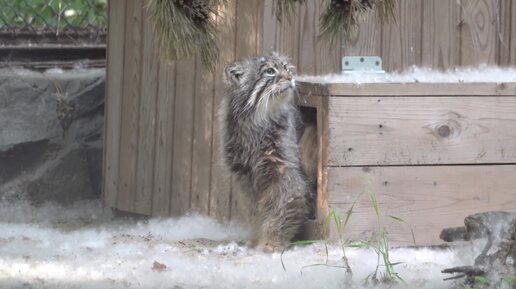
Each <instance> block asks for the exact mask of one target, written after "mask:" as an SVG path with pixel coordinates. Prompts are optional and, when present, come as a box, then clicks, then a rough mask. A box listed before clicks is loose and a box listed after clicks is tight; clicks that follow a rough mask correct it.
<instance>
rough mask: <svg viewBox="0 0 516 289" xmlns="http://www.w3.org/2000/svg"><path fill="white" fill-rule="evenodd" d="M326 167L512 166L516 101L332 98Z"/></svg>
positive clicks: (515, 153)
mask: <svg viewBox="0 0 516 289" xmlns="http://www.w3.org/2000/svg"><path fill="white" fill-rule="evenodd" d="M328 118H329V120H328V122H329V129H328V130H329V132H328V134H329V135H328V140H327V141H328V165H330V166H368V165H430V164H431V165H435V164H479V163H516V143H515V142H514V140H516V130H515V129H514V128H516V97H425V98H423V97H330V98H329V114H328Z"/></svg>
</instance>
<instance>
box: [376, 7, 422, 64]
mask: <svg viewBox="0 0 516 289" xmlns="http://www.w3.org/2000/svg"><path fill="white" fill-rule="evenodd" d="M422 8H423V7H422V0H400V1H399V3H398V6H397V15H396V16H395V17H396V19H397V20H396V21H391V22H390V23H384V25H383V29H382V59H383V68H384V70H385V71H403V70H405V69H407V68H408V67H409V66H411V65H416V64H419V63H421V13H422V10H421V9H422Z"/></svg>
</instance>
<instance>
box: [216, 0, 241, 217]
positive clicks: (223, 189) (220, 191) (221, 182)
mask: <svg viewBox="0 0 516 289" xmlns="http://www.w3.org/2000/svg"><path fill="white" fill-rule="evenodd" d="M236 5H237V1H236V0H231V1H228V5H227V10H226V11H224V14H223V15H224V16H223V17H222V16H221V17H219V18H218V19H217V21H219V23H220V25H221V27H222V29H221V35H220V38H221V42H220V43H221V50H220V52H221V53H220V63H219V64H218V65H217V67H216V69H215V76H214V82H215V87H214V89H215V91H214V100H213V112H212V122H213V134H212V157H211V160H210V168H211V181H210V182H211V183H210V184H211V186H210V200H209V203H210V207H209V214H210V215H211V216H214V217H215V218H217V219H218V220H229V218H230V216H231V215H230V214H231V209H230V208H231V178H230V175H229V173H228V172H227V170H226V167H225V166H224V161H223V158H222V153H221V150H220V143H221V140H220V124H219V121H218V117H217V115H218V114H217V112H218V109H219V106H220V103H221V101H222V99H223V97H224V82H223V81H222V75H223V73H224V64H225V63H230V62H232V61H234V60H235V40H236V26H235V24H236V23H235V19H236V8H237V7H236Z"/></svg>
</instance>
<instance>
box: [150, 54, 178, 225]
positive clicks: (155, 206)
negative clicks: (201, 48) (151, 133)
mask: <svg viewBox="0 0 516 289" xmlns="http://www.w3.org/2000/svg"><path fill="white" fill-rule="evenodd" d="M158 75H159V79H158V83H159V85H158V100H157V103H158V111H157V115H156V129H157V135H156V147H155V150H156V152H155V154H156V157H155V163H154V164H155V168H154V172H155V173H154V193H153V196H152V214H153V215H155V216H168V215H169V214H170V197H171V183H172V163H173V158H172V155H173V151H174V150H173V143H174V100H175V84H176V83H175V76H176V65H175V64H174V63H164V62H162V63H160V65H159V73H158Z"/></svg>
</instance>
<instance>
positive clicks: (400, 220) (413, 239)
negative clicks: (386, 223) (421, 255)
mask: <svg viewBox="0 0 516 289" xmlns="http://www.w3.org/2000/svg"><path fill="white" fill-rule="evenodd" d="M388 217H389V218H391V219H393V220H395V221H397V222H400V223H402V224H405V225H407V227H408V228H409V229H410V234H411V235H412V242H413V243H414V245H416V235H414V230H412V226H410V224H409V223H407V222H406V221H405V220H403V219H402V218H400V217H398V216H394V215H388Z"/></svg>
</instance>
